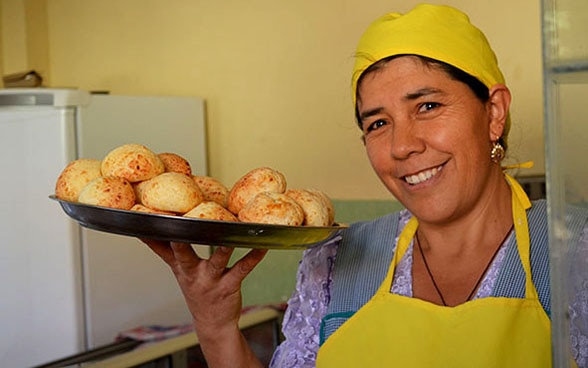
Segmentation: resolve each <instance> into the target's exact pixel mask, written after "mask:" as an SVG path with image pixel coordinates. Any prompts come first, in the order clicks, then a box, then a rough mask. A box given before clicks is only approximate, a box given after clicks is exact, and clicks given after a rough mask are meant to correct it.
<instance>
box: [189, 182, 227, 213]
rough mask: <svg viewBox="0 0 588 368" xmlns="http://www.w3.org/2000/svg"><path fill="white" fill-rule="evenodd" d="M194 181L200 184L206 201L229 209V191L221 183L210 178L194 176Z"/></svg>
mask: <svg viewBox="0 0 588 368" xmlns="http://www.w3.org/2000/svg"><path fill="white" fill-rule="evenodd" d="M192 179H194V181H195V182H196V184H198V187H199V188H200V190H202V193H203V194H204V200H205V201H214V202H216V203H218V204H219V205H221V206H222V207H225V208H227V201H228V199H229V189H228V188H227V187H225V186H224V185H223V184H222V183H221V182H220V181H218V180H216V179H215V178H212V177H210V176H196V175H194V176H192Z"/></svg>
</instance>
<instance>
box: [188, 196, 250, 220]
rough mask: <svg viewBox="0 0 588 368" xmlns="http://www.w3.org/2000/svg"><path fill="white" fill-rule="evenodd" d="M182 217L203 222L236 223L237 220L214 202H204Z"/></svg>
mask: <svg viewBox="0 0 588 368" xmlns="http://www.w3.org/2000/svg"><path fill="white" fill-rule="evenodd" d="M184 217H192V218H198V219H205V220H217V221H231V222H238V221H239V219H237V217H236V216H235V215H233V214H232V213H231V212H230V211H229V210H227V209H226V208H224V207H223V206H221V205H220V204H218V203H216V202H214V201H204V202H202V203H200V204H199V205H198V206H196V207H194V208H193V209H191V210H190V211H188V212H187V213H185V214H184Z"/></svg>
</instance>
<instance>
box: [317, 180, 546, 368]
mask: <svg viewBox="0 0 588 368" xmlns="http://www.w3.org/2000/svg"><path fill="white" fill-rule="evenodd" d="M507 179H508V181H509V182H510V184H511V191H512V209H513V218H514V226H515V231H516V238H517V243H518V251H519V255H520V257H521V261H522V264H523V269H524V270H525V275H526V287H525V293H526V297H525V298H524V299H520V298H503V297H488V298H480V299H475V300H472V301H468V302H466V303H464V304H461V305H458V306H456V307H444V306H439V305H436V304H433V303H429V302H426V301H423V300H421V299H416V298H410V297H406V296H401V295H397V294H392V293H390V287H391V285H392V278H393V275H394V269H395V267H396V265H397V264H398V262H399V261H400V259H402V256H403V255H404V253H405V252H406V250H407V249H408V247H409V245H410V242H411V241H412V238H413V237H414V234H415V233H416V230H417V227H418V222H417V221H416V219H415V218H412V219H411V220H410V221H409V222H408V224H407V225H406V227H405V228H404V230H403V231H402V233H401V235H400V238H399V240H398V246H397V250H396V252H395V254H394V258H393V260H392V263H391V265H390V269H389V270H388V274H387V276H386V279H385V280H384V282H383V283H382V284H381V286H380V287H379V289H378V291H377V292H376V294H375V295H374V296H373V297H372V299H370V300H369V301H368V302H367V303H366V304H365V305H364V306H363V307H362V308H360V309H359V310H358V311H357V312H356V313H355V314H354V315H353V316H352V317H351V318H350V319H349V320H347V321H346V322H345V323H344V324H343V325H341V327H339V328H338V329H337V330H336V331H335V332H334V333H333V334H332V335H331V336H330V337H329V338H328V339H327V340H326V341H325V343H324V344H323V346H322V347H321V348H320V349H319V353H318V357H317V367H319V368H322V367H337V368H339V367H362V368H363V367H384V366H394V367H408V368H412V367H417V368H419V367H423V368H424V367H427V368H429V367H448V368H449V367H482V368H483V367H500V368H508V367H516V368H521V367H525V368H527V367H533V368H535V367H551V323H550V320H549V318H548V316H547V314H546V313H545V311H544V309H543V307H542V306H541V303H540V302H539V298H538V296H537V291H536V289H535V286H534V285H533V281H532V278H531V266H530V238H529V228H528V224H527V214H526V211H525V210H526V209H527V208H529V207H530V206H531V203H530V201H529V199H528V198H527V196H526V194H525V192H524V191H523V189H522V188H521V187H520V185H519V184H518V183H517V182H516V181H515V180H514V179H512V178H511V177H509V176H508V175H507Z"/></svg>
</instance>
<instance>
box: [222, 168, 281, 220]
mask: <svg viewBox="0 0 588 368" xmlns="http://www.w3.org/2000/svg"><path fill="white" fill-rule="evenodd" d="M285 191H286V178H285V177H284V175H283V174H282V173H281V172H279V171H277V170H274V169H271V168H269V167H260V168H257V169H253V170H251V171H250V172H248V173H247V174H245V175H244V176H242V177H241V178H240V179H239V180H237V182H236V183H235V184H234V185H233V187H232V188H231V191H230V193H229V198H228V201H227V208H228V209H229V211H231V212H232V213H234V214H238V213H239V212H240V211H241V209H242V208H243V207H244V206H245V205H246V204H247V202H249V201H250V200H252V199H253V197H255V196H256V195H257V194H259V193H263V192H274V193H284V192H285Z"/></svg>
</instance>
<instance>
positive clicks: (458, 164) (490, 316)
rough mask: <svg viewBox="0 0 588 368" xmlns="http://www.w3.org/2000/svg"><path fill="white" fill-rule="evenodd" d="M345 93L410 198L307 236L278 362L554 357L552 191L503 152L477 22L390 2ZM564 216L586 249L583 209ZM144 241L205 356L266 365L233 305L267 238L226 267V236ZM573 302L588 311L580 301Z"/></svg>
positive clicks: (488, 53) (396, 186) (373, 150)
mask: <svg viewBox="0 0 588 368" xmlns="http://www.w3.org/2000/svg"><path fill="white" fill-rule="evenodd" d="M352 92H353V102H354V107H355V109H356V114H357V117H358V123H359V125H360V127H361V129H362V132H363V137H364V143H365V149H366V152H367V156H368V158H369V161H370V163H371V165H372V166H373V168H374V170H375V172H376V174H377V176H378V177H379V179H380V180H381V181H382V183H383V184H384V186H385V187H386V188H387V189H388V191H389V192H390V193H392V194H393V195H394V197H396V198H397V199H398V200H399V202H401V203H402V205H403V206H405V208H406V209H405V210H401V211H399V212H394V213H392V214H389V215H386V216H383V217H380V218H378V219H376V220H373V221H366V222H359V223H354V224H352V225H351V226H350V227H349V229H347V230H345V231H344V232H342V233H341V235H340V236H337V237H335V238H334V239H331V240H329V241H327V242H325V244H323V245H321V246H319V247H315V248H313V249H309V250H307V251H305V253H304V256H303V260H302V262H301V264H300V267H299V271H298V280H297V285H296V291H295V292H294V294H293V295H292V297H291V299H290V300H289V302H288V310H287V312H286V315H285V319H284V323H283V326H284V327H283V333H284V336H285V337H286V340H285V341H284V342H283V343H282V344H281V345H280V346H279V347H278V349H277V351H276V352H275V354H274V357H273V360H272V363H271V366H272V367H313V366H317V367H319V368H321V367H343V366H345V367H349V366H351V367H379V366H382V365H394V366H400V367H423V368H424V367H432V366H450V367H469V366H472V365H475V366H477V367H501V368H502V367H513V368H514V367H550V366H551V336H550V326H551V321H550V317H549V316H550V312H551V305H550V298H551V295H550V285H549V274H548V269H549V249H548V244H547V226H546V222H547V214H546V203H545V201H544V200H538V201H534V202H531V201H530V200H529V199H528V197H527V196H526V194H525V192H524V191H523V189H522V187H521V186H520V185H519V183H518V182H517V181H516V180H514V179H513V178H512V177H511V176H509V175H508V174H507V173H506V172H505V170H504V169H503V168H502V167H501V160H502V158H503V157H504V152H505V150H506V144H507V136H508V131H509V128H510V114H509V109H510V102H511V94H510V90H509V88H508V87H507V85H506V82H505V80H504V77H503V75H502V72H501V71H500V69H499V67H498V62H497V59H496V57H495V55H494V52H493V51H492V48H491V47H490V45H489V43H488V41H487V39H486V37H485V36H484V34H483V33H482V32H481V31H480V30H479V29H478V28H476V27H475V26H474V25H473V24H471V23H470V20H469V18H468V17H467V15H465V14H464V13H462V12H461V11H459V10H457V9H455V8H452V7H448V6H436V5H427V4H423V5H419V6H417V7H415V8H414V9H413V10H411V11H409V12H407V13H406V14H400V13H390V14H386V15H384V16H383V17H381V18H378V19H377V20H375V21H374V22H373V23H372V24H371V25H370V26H369V27H368V29H367V30H366V32H365V33H364V34H363V36H362V37H361V39H360V42H359V45H358V47H357V52H356V63H355V67H354V71H353V76H352ZM569 218H570V219H572V221H571V223H573V224H574V225H573V226H572V228H571V230H572V232H573V233H574V234H576V235H578V236H577V237H576V238H575V239H577V240H578V244H577V249H578V250H579V252H580V253H581V254H583V255H584V256H586V255H588V237H587V236H588V225H587V223H588V213H587V212H586V211H585V210H579V209H573V210H571V211H570V214H569ZM580 234H583V235H580ZM149 245H150V246H151V248H152V249H153V250H154V251H155V252H156V253H157V254H159V255H160V256H161V258H162V259H163V260H164V261H166V262H167V263H168V264H169V265H170V267H171V268H172V269H173V271H174V274H175V275H176V277H177V278H178V282H179V284H180V287H181V289H182V290H183V292H184V295H185V296H186V300H187V302H188V306H189V307H190V311H191V312H192V314H193V316H194V324H195V328H196V331H197V334H198V336H200V340H201V343H202V349H203V351H204V354H205V356H206V358H207V360H208V362H209V365H210V366H214V367H225V366H226V367H232V366H247V367H250V366H251V367H252V366H259V362H258V361H257V360H256V358H255V357H254V356H253V354H252V351H251V350H250V349H249V348H248V347H247V346H246V344H245V343H244V339H243V336H242V335H241V333H240V332H239V329H238V326H237V317H238V311H239V309H240V303H241V293H240V286H241V282H242V281H243V279H244V278H245V277H246V276H247V275H248V274H249V272H250V271H251V270H252V269H253V268H254V267H255V266H256V265H257V264H258V263H259V262H260V261H261V259H262V258H263V256H264V253H262V252H259V251H257V252H256V251H253V252H251V253H249V254H247V255H245V256H244V257H243V258H241V260H239V261H238V262H237V263H236V264H235V265H234V266H233V267H231V268H227V264H228V260H229V256H230V250H228V249H226V248H223V247H220V248H219V249H218V250H217V251H216V252H215V253H214V254H213V255H212V256H211V257H210V259H208V260H204V259H200V258H199V257H198V256H197V255H196V254H195V253H194V252H192V251H191V248H190V247H184V246H182V245H181V244H175V243H174V244H166V243H160V242H149ZM579 292H581V291H578V293H579ZM575 300H580V299H579V298H578V299H575ZM570 310H571V312H572V313H573V315H574V316H577V317H578V318H575V319H574V323H576V324H581V325H582V326H584V325H586V324H587V323H588V311H586V308H585V306H583V305H580V304H579V303H577V302H576V303H575V304H574V303H572V304H571V305H570ZM571 330H572V331H575V332H574V335H573V336H571V337H572V338H573V339H575V340H580V339H587V338H588V337H587V336H583V335H582V332H581V331H584V329H583V328H572V329H571ZM586 355H588V353H585V352H582V351H575V352H574V355H573V358H575V360H576V362H578V364H579V365H581V366H585V365H586V362H587V361H588V360H586V358H587V356H586ZM226 357H229V358H230V359H227V358H226ZM383 362H390V363H389V364H387V363H383Z"/></svg>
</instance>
